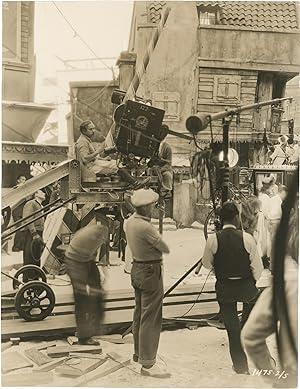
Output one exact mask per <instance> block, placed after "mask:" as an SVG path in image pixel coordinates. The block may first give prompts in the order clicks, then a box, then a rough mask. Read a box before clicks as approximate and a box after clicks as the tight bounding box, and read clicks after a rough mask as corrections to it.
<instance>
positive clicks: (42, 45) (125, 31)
mask: <svg viewBox="0 0 300 389" xmlns="http://www.w3.org/2000/svg"><path fill="white" fill-rule="evenodd" d="M57 7H58V8H59V10H60V11H61V13H62V14H63V15H62V14H61V13H60V12H59V10H58V9H57ZM132 7H133V2H132V1H101V0H97V1H57V2H50V1H38V2H35V54H36V64H37V65H36V66H37V68H36V100H39V101H40V102H43V101H44V102H47V99H48V100H51V98H53V97H55V96H54V95H55V94H57V97H58V98H59V97H60V96H62V95H64V94H65V93H64V89H66V86H65V85H64V82H62V81H60V82H59V85H57V86H56V87H54V85H53V83H52V86H53V88H51V87H50V86H51V80H52V81H53V78H55V77H57V72H61V71H62V70H64V69H65V65H64V63H63V62H62V61H61V60H69V59H82V58H85V59H86V58H96V56H97V57H116V58H117V57H118V56H119V54H120V52H121V51H123V50H126V49H127V46H128V39H129V31H130V24H131V16H132ZM64 17H65V18H66V19H67V21H66V20H65V19H64ZM68 22H69V23H70V24H71V25H72V27H71V26H70V25H69V24H68ZM74 30H75V31H76V33H77V34H78V35H79V36H80V37H81V38H82V39H83V40H84V41H85V42H86V43H87V45H88V46H89V47H90V49H89V48H88V47H87V45H85V44H84V43H83V42H82V41H81V39H80V37H79V36H78V35H76V33H75V32H74ZM59 58H60V59H59ZM104 62H105V64H107V65H108V67H111V66H112V65H115V59H113V60H104ZM96 64H98V66H96V67H97V68H98V69H99V68H100V70H99V71H98V72H97V73H94V74H92V75H91V77H92V78H93V79H102V80H106V79H111V77H112V72H111V70H109V69H107V67H106V66H105V64H103V63H101V62H98V63H96ZM76 66H77V64H76ZM92 73H93V72H92ZM58 76H59V77H58V78H59V79H60V78H61V75H60V74H58ZM45 77H47V78H50V85H47V87H49V88H47V87H46V85H45V82H43V81H42V80H43V79H44V78H45ZM73 77H74V78H78V77H81V75H80V74H74V75H73ZM86 77H88V76H86ZM62 78H65V75H63V77H62ZM58 81H59V80H58ZM56 82H57V80H56ZM61 84H63V85H61ZM47 89H48V92H47ZM55 90H56V92H55ZM47 93H48V96H47Z"/></svg>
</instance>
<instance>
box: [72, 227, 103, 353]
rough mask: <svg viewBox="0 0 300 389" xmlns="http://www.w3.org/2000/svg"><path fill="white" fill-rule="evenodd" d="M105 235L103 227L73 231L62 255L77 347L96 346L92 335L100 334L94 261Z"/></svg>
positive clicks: (100, 312)
mask: <svg viewBox="0 0 300 389" xmlns="http://www.w3.org/2000/svg"><path fill="white" fill-rule="evenodd" d="M107 233H108V231H107V227H105V226H103V225H99V224H93V225H88V226H86V227H83V228H81V229H80V230H79V231H77V232H76V234H75V235H74V237H73V239H72V240H71V242H70V244H69V247H68V248H67V250H66V253H65V266H66V270H67V273H68V275H69V277H70V279H71V283H72V286H73V292H74V299H75V317H76V326H77V336H78V342H79V344H85V345H94V346H97V345H99V342H98V341H97V340H95V339H93V336H95V335H99V334H100V333H99V331H100V324H101V319H102V317H103V313H104V307H103V296H104V294H103V290H102V288H101V282H100V274H99V270H98V267H97V265H96V262H95V259H96V256H97V251H98V249H99V247H100V246H101V245H102V244H103V243H104V242H105V241H106V236H107Z"/></svg>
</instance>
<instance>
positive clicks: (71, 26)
mask: <svg viewBox="0 0 300 389" xmlns="http://www.w3.org/2000/svg"><path fill="white" fill-rule="evenodd" d="M52 4H53V5H54V7H55V8H56V9H57V11H58V12H59V13H60V15H61V16H62V17H63V19H64V20H65V21H66V23H67V24H68V25H69V27H70V28H71V29H72V31H73V33H74V35H75V37H78V38H79V39H80V40H81V42H82V43H83V44H84V45H85V46H86V47H87V48H88V49H89V50H90V52H91V53H92V54H93V55H94V56H95V57H96V58H97V59H98V60H99V61H100V62H101V63H102V64H103V65H104V66H105V67H106V68H107V69H109V70H110V71H111V72H112V75H113V79H115V73H114V70H113V68H112V67H110V66H108V65H107V63H106V62H104V61H103V60H102V59H101V58H100V57H99V56H98V55H97V53H96V52H95V51H94V50H93V49H92V48H91V47H90V45H89V44H88V43H87V42H86V41H85V40H84V39H83V38H82V36H81V35H80V34H79V33H78V32H77V30H76V29H75V28H74V26H73V25H72V23H71V22H70V21H69V20H68V19H67V17H66V16H65V15H64V13H63V12H62V11H61V9H60V8H59V7H58V6H57V4H56V2H55V1H52Z"/></svg>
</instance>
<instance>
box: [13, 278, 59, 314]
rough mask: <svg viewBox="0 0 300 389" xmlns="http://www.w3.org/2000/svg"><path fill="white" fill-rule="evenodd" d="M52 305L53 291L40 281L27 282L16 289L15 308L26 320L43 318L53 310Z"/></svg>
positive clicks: (53, 303) (53, 304)
mask: <svg viewBox="0 0 300 389" xmlns="http://www.w3.org/2000/svg"><path fill="white" fill-rule="evenodd" d="M54 306H55V295H54V292H53V290H52V289H51V288H50V286H49V285H48V284H46V283H45V282H42V281H29V282H27V283H26V284H25V285H23V286H22V287H21V288H20V289H19V290H18V292H17V294H16V297H15V307H16V310H17V312H18V314H19V316H20V317H21V318H23V319H25V320H26V321H39V320H43V319H45V318H46V317H47V316H49V315H50V313H51V312H52V311H53V308H54Z"/></svg>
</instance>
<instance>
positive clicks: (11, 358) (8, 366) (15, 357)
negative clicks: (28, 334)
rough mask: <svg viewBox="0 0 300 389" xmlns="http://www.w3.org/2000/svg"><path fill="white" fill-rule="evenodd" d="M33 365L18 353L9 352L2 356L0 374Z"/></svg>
mask: <svg viewBox="0 0 300 389" xmlns="http://www.w3.org/2000/svg"><path fill="white" fill-rule="evenodd" d="M32 366H33V364H32V362H30V361H29V360H28V359H27V358H25V357H24V356H23V355H22V354H21V353H20V352H19V351H11V352H7V353H5V354H3V355H2V366H1V370H2V373H4V374H5V373H8V372H10V371H14V370H18V369H23V368H24V367H32Z"/></svg>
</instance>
